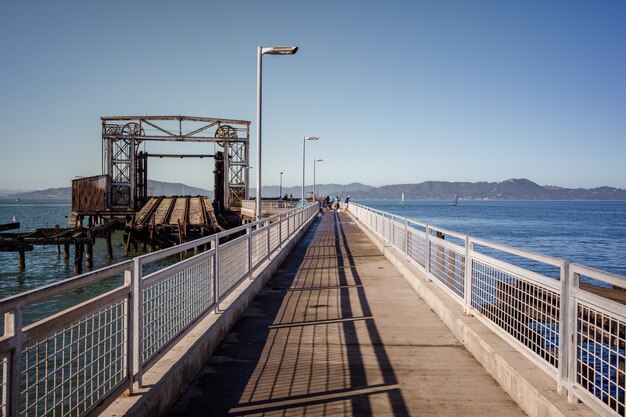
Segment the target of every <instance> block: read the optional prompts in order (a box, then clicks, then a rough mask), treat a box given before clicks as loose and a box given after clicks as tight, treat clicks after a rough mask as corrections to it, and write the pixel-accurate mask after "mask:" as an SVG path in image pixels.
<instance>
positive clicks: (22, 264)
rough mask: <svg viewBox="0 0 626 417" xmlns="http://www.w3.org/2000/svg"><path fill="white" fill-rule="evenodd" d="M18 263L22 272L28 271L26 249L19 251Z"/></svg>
mask: <svg viewBox="0 0 626 417" xmlns="http://www.w3.org/2000/svg"><path fill="white" fill-rule="evenodd" d="M17 263H18V264H19V267H20V270H21V271H23V270H24V269H26V252H25V251H24V249H20V250H19V251H18V257H17Z"/></svg>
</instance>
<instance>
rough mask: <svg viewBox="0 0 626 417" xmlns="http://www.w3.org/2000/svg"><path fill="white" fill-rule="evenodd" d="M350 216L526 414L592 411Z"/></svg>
mask: <svg viewBox="0 0 626 417" xmlns="http://www.w3.org/2000/svg"><path fill="white" fill-rule="evenodd" d="M349 214H350V217H351V218H352V219H353V220H355V223H356V224H357V225H358V226H359V228H360V229H361V230H362V231H363V232H364V233H365V235H366V236H367V237H368V238H369V239H370V240H371V241H372V242H373V243H374V245H375V246H376V247H377V248H378V249H379V250H380V251H381V252H382V254H383V255H384V256H385V258H387V260H388V261H389V262H390V263H391V264H392V265H393V267H394V268H396V270H397V271H398V272H399V273H400V274H401V275H402V276H403V277H404V278H405V279H406V280H407V282H408V283H409V284H410V285H411V287H412V288H413V290H414V291H415V292H416V293H417V295H419V296H420V297H421V298H422V299H423V300H424V301H425V302H426V303H427V304H428V305H429V306H430V308H431V309H432V310H433V311H434V312H435V314H437V315H438V316H439V318H440V319H441V321H443V322H444V324H445V325H446V326H447V327H448V328H449V329H450V330H451V332H452V334H453V335H454V337H455V338H456V339H457V340H459V342H461V343H462V344H463V345H464V346H465V348H466V349H467V350H468V352H469V353H470V354H472V355H473V356H474V358H476V360H477V361H478V362H479V363H480V364H481V365H482V366H483V367H484V368H485V370H486V371H487V372H488V373H489V374H490V375H491V376H492V377H493V378H494V379H495V380H496V381H497V382H498V384H499V385H500V386H501V387H502V389H504V391H505V392H506V393H507V394H509V395H510V396H511V398H512V399H513V400H514V401H515V402H516V403H517V404H518V405H519V406H520V407H521V408H522V410H524V412H525V413H527V414H528V415H529V416H530V417H547V416H550V417H552V416H554V417H565V416H568V417H573V416H581V417H582V416H584V417H591V416H597V414H596V413H594V412H593V411H592V410H591V409H590V408H588V407H587V406H586V405H584V404H582V403H574V404H572V403H570V402H568V400H567V395H560V394H558V393H557V390H556V381H555V380H554V379H552V378H551V377H550V376H549V375H547V374H546V373H545V372H543V371H542V370H540V369H539V368H537V367H536V366H535V365H533V363H532V362H531V361H530V360H528V359H527V358H526V357H524V355H522V354H521V353H520V352H518V351H517V350H515V348H513V347H512V346H511V345H510V344H508V343H507V342H506V341H504V340H503V339H502V338H501V337H500V336H498V335H497V334H496V333H494V332H493V331H492V330H490V329H489V328H488V327H486V326H485V325H484V324H482V323H481V322H480V321H479V320H477V319H476V318H475V317H472V316H467V315H465V314H464V313H463V308H462V307H461V306H460V305H459V304H458V303H456V302H455V301H454V300H452V298H451V297H450V296H449V295H448V294H447V293H446V292H445V291H444V290H442V289H441V288H440V287H439V286H437V284H435V283H434V282H430V281H428V280H427V279H426V276H425V275H424V273H423V272H422V271H420V270H419V269H418V268H417V267H416V266H415V265H413V264H412V263H411V262H410V261H409V260H408V259H407V258H406V256H405V255H404V254H403V253H401V252H399V251H398V250H396V249H395V248H393V247H391V246H389V245H388V244H387V242H384V241H383V240H381V239H380V238H379V237H377V236H375V235H374V234H373V233H371V232H370V231H369V230H368V229H367V228H365V227H364V226H363V225H362V224H361V223H360V222H359V221H358V219H357V218H355V217H354V216H353V214H352V213H349Z"/></svg>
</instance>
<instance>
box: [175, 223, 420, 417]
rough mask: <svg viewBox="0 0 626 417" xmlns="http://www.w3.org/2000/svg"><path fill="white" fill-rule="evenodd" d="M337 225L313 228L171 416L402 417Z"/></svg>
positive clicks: (396, 391)
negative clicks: (379, 412) (378, 416)
mask: <svg viewBox="0 0 626 417" xmlns="http://www.w3.org/2000/svg"><path fill="white" fill-rule="evenodd" d="M344 225H345V223H344V222H342V221H341V217H340V215H339V214H338V213H336V212H327V213H325V215H324V217H323V219H321V220H319V219H318V220H317V221H316V222H315V223H314V224H313V225H312V226H311V228H310V229H309V231H308V232H307V234H306V235H305V236H304V237H303V238H302V240H301V241H300V242H299V243H298V245H297V246H296V247H295V248H294V250H293V251H292V253H291V254H290V255H289V256H288V257H287V259H286V260H285V262H284V263H283V265H281V266H280V268H279V269H278V270H277V271H276V273H275V274H274V275H273V276H272V277H271V278H270V280H269V282H268V284H267V285H266V287H265V288H263V290H262V291H261V293H260V294H259V295H258V296H257V297H256V298H255V300H254V301H253V303H252V305H251V306H250V308H249V309H248V310H247V311H246V313H245V315H244V316H243V317H242V319H240V321H239V322H238V323H237V324H236V325H235V326H234V327H233V329H232V330H231V332H230V333H229V334H228V335H227V337H226V338H225V340H224V341H223V342H222V343H221V344H220V346H219V348H218V349H217V350H216V351H215V353H214V354H213V356H212V357H211V359H210V360H209V362H208V363H207V364H206V365H205V367H204V368H203V370H202V371H201V372H200V374H199V375H198V376H197V377H196V378H195V380H194V381H193V382H192V384H190V386H189V387H188V388H187V390H186V391H185V392H184V393H183V395H182V396H181V397H180V398H179V400H178V401H177V403H176V404H175V405H174V406H173V407H172V409H171V410H170V412H169V414H167V415H168V416H170V417H178V416H192V415H211V416H219V415H246V416H247V415H262V416H266V415H285V414H288V415H302V416H311V415H316V416H321V415H330V414H333V415H358V416H371V415H373V414H374V411H375V410H374V409H373V403H374V402H376V403H380V402H381V401H382V402H384V403H385V404H386V409H387V410H388V412H387V413H386V414H387V415H394V416H404V415H408V414H409V412H408V409H407V406H406V403H405V401H404V399H403V397H402V393H401V391H400V389H399V387H398V381H397V378H396V376H395V373H394V371H393V366H392V364H391V362H390V360H389V357H388V355H387V353H386V351H385V348H384V346H383V343H382V340H381V337H380V334H379V332H378V329H377V328H376V325H375V322H374V319H373V317H372V312H371V310H370V306H369V303H368V300H367V296H366V293H365V288H364V286H363V283H362V279H361V277H360V275H359V273H358V268H357V265H356V263H355V257H360V256H361V255H359V254H356V256H355V255H354V254H353V250H352V248H351V247H350V242H349V239H348V236H347V234H346V230H345V228H344ZM358 233H360V231H359V232H358ZM363 346H366V348H363ZM362 349H367V350H368V351H369V352H373V357H374V360H372V358H369V360H368V361H367V364H366V360H365V358H364V356H363V355H364V353H363V352H362ZM371 374H375V375H376V377H371Z"/></svg>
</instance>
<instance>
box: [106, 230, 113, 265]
mask: <svg viewBox="0 0 626 417" xmlns="http://www.w3.org/2000/svg"><path fill="white" fill-rule="evenodd" d="M107 256H108V257H109V259H113V244H112V242H111V233H110V232H109V233H107Z"/></svg>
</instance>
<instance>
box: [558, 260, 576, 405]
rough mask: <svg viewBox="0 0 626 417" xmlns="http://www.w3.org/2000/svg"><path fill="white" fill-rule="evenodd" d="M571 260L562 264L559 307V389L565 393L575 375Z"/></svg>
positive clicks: (574, 320)
mask: <svg viewBox="0 0 626 417" xmlns="http://www.w3.org/2000/svg"><path fill="white" fill-rule="evenodd" d="M569 269H570V268H569V261H563V263H562V264H561V276H560V280H561V291H560V292H561V297H560V305H559V309H560V311H561V313H560V315H559V346H558V349H559V350H558V362H559V363H558V379H557V391H558V393H559V394H563V393H565V391H567V392H570V391H571V389H570V388H571V381H570V375H572V376H575V375H576V371H575V366H576V365H575V363H576V360H575V358H576V353H575V345H576V344H575V343H572V342H573V338H575V328H572V324H575V323H576V319H575V316H574V314H573V313H574V312H573V311H572V304H575V303H574V302H573V300H572V279H571V277H570V273H569ZM572 344H574V355H573V359H574V361H573V362H574V373H572V374H570V369H571V364H570V361H571V359H572V358H571V356H572Z"/></svg>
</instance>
